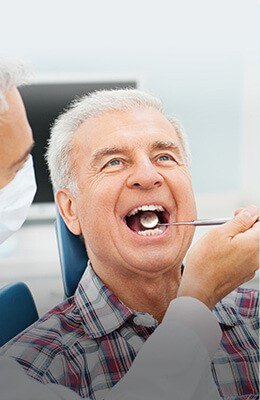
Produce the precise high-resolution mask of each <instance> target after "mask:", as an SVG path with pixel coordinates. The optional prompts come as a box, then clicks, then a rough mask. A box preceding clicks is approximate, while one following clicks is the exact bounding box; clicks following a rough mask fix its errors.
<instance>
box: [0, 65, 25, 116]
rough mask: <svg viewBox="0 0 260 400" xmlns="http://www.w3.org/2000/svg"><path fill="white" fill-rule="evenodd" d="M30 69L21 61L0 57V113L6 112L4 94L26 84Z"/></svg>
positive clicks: (6, 105) (6, 106)
mask: <svg viewBox="0 0 260 400" xmlns="http://www.w3.org/2000/svg"><path fill="white" fill-rule="evenodd" d="M30 76H31V68H30V67H29V66H28V65H27V64H25V63H24V62H23V61H18V60H10V59H6V58H1V57H0V113H1V112H4V111H6V110H8V104H7V101H6V98H5V94H6V92H8V90H10V89H11V88H12V87H14V86H16V87H18V86H22V85H24V84H26V83H28V80H29V77H30Z"/></svg>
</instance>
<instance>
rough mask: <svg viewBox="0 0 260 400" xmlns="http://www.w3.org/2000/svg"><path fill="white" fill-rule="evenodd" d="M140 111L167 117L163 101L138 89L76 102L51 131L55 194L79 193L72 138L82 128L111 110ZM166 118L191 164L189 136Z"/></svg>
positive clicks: (49, 158) (49, 156)
mask: <svg viewBox="0 0 260 400" xmlns="http://www.w3.org/2000/svg"><path fill="white" fill-rule="evenodd" d="M136 108H153V109H155V110H158V111H159V112H161V113H162V114H163V115H165V111H164V107H163V104H162V102H161V101H160V100H159V99H158V98H156V97H154V96H152V95H151V94H149V93H146V92H143V91H140V90H136V89H119V90H102V91H97V92H94V93H92V94H90V95H86V96H84V97H82V98H81V99H79V100H76V101H74V102H73V103H72V104H71V106H70V107H69V109H68V110H67V111H66V112H65V113H63V114H61V115H60V116H59V117H58V118H57V119H56V121H55V123H54V125H53V126H52V129H51V136H50V139H49V141H48V149H47V152H46V160H47V163H48V168H49V171H50V177H51V181H52V185H53V188H54V190H55V191H57V190H59V189H62V188H67V189H69V190H71V191H72V193H74V195H76V194H77V191H78V188H77V181H76V177H75V174H74V170H73V161H72V159H71V158H72V157H71V152H72V150H73V149H72V147H73V146H72V138H73V135H74V133H75V131H76V130H77V129H78V128H79V126H80V125H81V124H82V123H83V122H84V121H86V120H87V119H89V118H93V117H97V116H99V115H101V114H103V113H105V112H108V111H129V110H133V109H136ZM165 117H166V118H167V119H168V120H169V121H170V123H171V124H172V126H173V127H174V129H175V131H176V133H177V135H178V137H179V139H180V142H181V144H182V147H183V153H184V157H185V162H186V163H187V164H188V165H189V161H190V151H189V146H188V142H187V138H186V135H185V133H184V131H183V129H182V127H181V125H180V123H179V122H178V121H177V120H176V119H175V118H169V117H167V116H166V115H165Z"/></svg>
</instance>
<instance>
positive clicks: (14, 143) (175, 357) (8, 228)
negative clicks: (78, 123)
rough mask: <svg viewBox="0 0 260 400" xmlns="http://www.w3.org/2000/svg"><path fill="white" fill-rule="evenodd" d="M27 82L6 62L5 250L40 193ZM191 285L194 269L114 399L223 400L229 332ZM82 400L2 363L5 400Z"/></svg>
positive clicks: (0, 149) (2, 88) (0, 76)
mask: <svg viewBox="0 0 260 400" xmlns="http://www.w3.org/2000/svg"><path fill="white" fill-rule="evenodd" d="M27 78H28V74H27V72H26V68H25V67H24V65H23V64H21V63H10V62H7V61H5V60H1V59H0V244H1V243H3V242H4V241H5V240H6V239H7V238H8V237H9V236H11V235H12V234H13V233H14V232H15V231H17V230H18V229H19V228H20V227H21V226H22V224H23V222H24V221H25V219H26V216H27V212H28V209H29V207H30V205H31V203H32V200H33V198H34V195H35V192H36V182H35V176H34V170H33V161H32V157H31V155H30V152H31V150H32V148H33V145H34V141H33V136H32V131H31V128H30V125H29V123H28V120H27V117H26V111H25V108H24V105H23V102H22V99H21V96H20V94H19V91H18V90H17V87H18V86H20V85H21V84H24V83H26V81H27ZM193 275H194V271H193ZM188 282H189V271H188V270H187V271H186V272H185V277H184V278H183V286H182V287H181V288H180V289H181V290H180V293H181V292H182V293H184V295H183V297H179V298H177V299H175V300H173V301H172V302H171V304H170V306H169V308H168V310H167V312H166V315H165V317H164V319H163V322H162V323H161V325H160V326H159V327H158V328H157V329H156V331H155V333H154V334H152V335H151V337H150V338H149V339H148V340H147V342H146V343H145V344H144V346H143V347H142V349H141V351H140V352H139V354H138V355H137V357H136V359H135V361H134V362H133V365H132V367H131V369H130V371H129V372H128V373H127V374H126V375H125V377H124V378H123V379H122V380H121V381H120V382H119V383H118V384H117V385H116V386H115V387H114V388H113V389H112V390H111V391H110V392H109V395H108V396H107V397H106V400H135V399H136V400H137V399H138V400H145V399H149V400H157V399H161V400H168V399H169V400H170V399H172V400H181V399H187V400H191V399H200V400H203V399H205V400H206V399H219V398H220V397H219V394H218V392H217V389H216V386H215V384H214V382H213V379H212V375H211V370H210V361H211V359H212V357H213V355H214V353H215V351H216V349H217V347H218V345H219V342H220V338H221V331H220V328H219V326H218V323H217V321H216V319H215V317H214V316H213V314H212V312H211V311H210V309H209V308H208V307H207V306H206V305H204V304H203V303H202V302H201V301H199V300H197V299H196V294H194V293H193V294H191V297H189V291H188V290H187V287H188V286H189V284H188ZM216 284H217V283H216ZM202 320H203V328H202V327H201V323H200V321H202ZM205 332H206V334H205ZM79 398H80V397H79V396H78V395H76V394H75V393H74V392H72V391H70V390H69V389H67V388H65V387H63V386H59V385H54V384H46V385H44V384H41V383H39V382H37V381H35V380H33V379H31V378H29V377H28V376H27V375H26V374H25V372H24V371H23V369H22V368H21V367H20V366H19V365H18V364H17V363H16V362H15V361H14V360H12V359H10V358H7V357H0V400H18V399H19V400H23V399H26V400H36V399H37V400H47V399H48V400H56V399H57V400H58V399H70V400H73V399H79Z"/></svg>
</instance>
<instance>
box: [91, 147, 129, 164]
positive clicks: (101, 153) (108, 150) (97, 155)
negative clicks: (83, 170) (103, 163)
mask: <svg viewBox="0 0 260 400" xmlns="http://www.w3.org/2000/svg"><path fill="white" fill-rule="evenodd" d="M126 151H127V147H125V146H122V147H118V146H112V147H104V148H102V149H99V150H96V151H95V152H94V153H93V155H92V156H91V164H92V165H93V164H95V163H97V162H98V161H100V160H101V159H102V158H103V157H105V156H111V155H114V154H118V153H125V152H126Z"/></svg>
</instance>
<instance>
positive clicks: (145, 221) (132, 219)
mask: <svg viewBox="0 0 260 400" xmlns="http://www.w3.org/2000/svg"><path fill="white" fill-rule="evenodd" d="M169 220H170V214H169V212H168V211H167V210H165V208H164V207H163V206H161V205H143V206H139V207H136V208H134V209H133V210H131V211H130V212H129V213H128V214H127V215H126V216H125V218H124V221H125V223H126V225H127V226H128V228H130V229H131V230H132V231H133V232H135V233H137V234H138V235H141V236H155V235H161V234H162V233H163V232H164V231H165V230H166V229H167V226H160V225H159V224H164V223H168V222H169Z"/></svg>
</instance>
